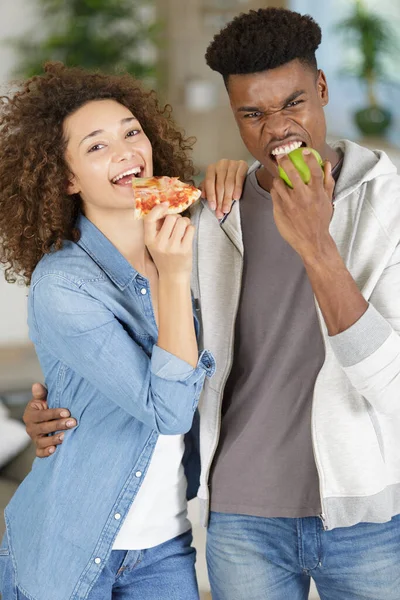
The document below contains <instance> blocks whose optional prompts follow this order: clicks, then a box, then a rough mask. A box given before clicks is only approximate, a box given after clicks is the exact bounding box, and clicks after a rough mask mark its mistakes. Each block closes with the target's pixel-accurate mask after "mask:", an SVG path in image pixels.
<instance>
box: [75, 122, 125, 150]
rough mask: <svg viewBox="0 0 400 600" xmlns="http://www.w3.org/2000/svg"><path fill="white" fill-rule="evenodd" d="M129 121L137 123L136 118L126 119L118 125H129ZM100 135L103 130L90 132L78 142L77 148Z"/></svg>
mask: <svg viewBox="0 0 400 600" xmlns="http://www.w3.org/2000/svg"><path fill="white" fill-rule="evenodd" d="M131 121H137V119H136V117H126V118H125V119H121V121H120V123H121V125H126V123H130V122H131ZM100 133H104V129H96V130H95V131H92V132H91V133H88V134H87V135H85V137H84V138H82V139H81V141H80V142H79V146H80V145H81V144H82V143H83V142H84V141H85V140H87V139H89V138H92V137H95V136H96V135H99V134H100Z"/></svg>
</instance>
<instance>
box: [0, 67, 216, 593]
mask: <svg viewBox="0 0 400 600" xmlns="http://www.w3.org/2000/svg"><path fill="white" fill-rule="evenodd" d="M0 125H1V138H0V180H1V183H2V185H1V192H0V239H1V244H2V262H3V263H4V264H7V269H6V276H7V278H8V279H9V280H10V281H12V280H15V279H16V278H17V277H19V276H20V277H21V276H22V277H23V278H24V279H25V281H26V282H27V283H28V284H30V292H29V309H28V310H29V312H28V321H29V328H30V336H31V339H32V340H33V342H34V343H35V347H36V351H37V354H38V356H39V359H40V362H41V366H42V369H43V372H44V374H45V378H46V383H47V386H48V390H49V396H48V400H49V405H50V406H52V407H59V406H66V407H68V408H69V409H71V411H72V410H73V412H74V415H76V416H77V418H78V421H79V425H78V427H76V428H75V429H74V430H73V431H69V432H67V433H66V435H65V439H64V443H63V445H62V447H61V448H60V452H56V453H55V454H54V455H53V456H51V457H50V458H49V459H48V460H45V461H38V460H37V461H36V462H35V463H34V465H33V469H32V472H31V473H30V474H29V475H28V477H27V478H26V479H25V480H24V482H23V483H22V484H21V486H20V487H19V488H18V490H17V492H16V494H15V495H14V497H13V499H12V500H11V502H10V504H9V506H8V507H7V509H6V513H5V517H6V524H7V534H6V536H5V538H4V540H3V543H2V547H1V550H0V582H1V592H2V594H3V596H2V597H3V600H14V599H23V600H25V598H30V599H33V600H67V599H71V600H72V599H74V600H75V599H82V600H83V599H84V598H85V599H88V600H94V599H95V600H102V599H103V598H104V599H106V598H107V599H109V598H118V599H121V600H122V599H125V598H129V599H130V600H133V599H140V600H145V599H157V600H161V599H163V598H173V599H174V600H179V599H182V600H191V599H192V598H193V599H195V598H198V592H197V585H196V580H195V572H194V562H195V551H194V549H193V548H192V547H191V533H190V523H189V521H188V520H187V516H186V483H187V482H186V479H185V474H184V472H183V466H182V459H183V454H184V439H183V434H185V433H186V432H188V431H189V430H190V429H191V427H192V421H193V416H194V414H195V411H196V407H197V403H198V399H199V395H200V392H201V388H202V384H203V381H204V378H205V376H206V375H209V376H210V375H211V374H212V372H213V369H214V361H213V358H212V356H211V355H210V354H209V353H208V352H207V351H203V352H202V353H201V354H200V356H198V349H197V342H196V332H195V325H194V319H193V313H192V305H191V296H190V272H191V261H192V237H193V228H192V226H191V224H190V221H189V220H188V219H186V218H184V217H181V216H177V215H168V216H166V210H167V207H166V206H164V205H160V206H158V207H156V208H155V209H153V211H152V212H151V213H150V215H149V216H148V218H147V219H146V221H145V222H144V223H143V222H142V221H135V220H134V218H133V217H134V211H133V198H132V191H131V181H132V178H133V177H135V176H140V177H150V176H152V175H153V173H154V174H155V175H166V174H167V175H171V176H173V175H176V176H180V177H181V179H183V180H185V181H189V180H190V179H191V177H192V175H193V167H192V163H191V162H190V161H189V160H188V158H187V155H186V151H187V150H188V149H189V148H190V143H188V141H187V140H185V139H184V138H183V137H182V135H181V134H180V133H179V132H178V131H177V130H176V128H175V126H174V124H173V123H172V121H171V120H170V118H169V113H168V112H165V111H164V112H163V111H162V110H161V109H160V108H159V107H158V104H157V100H156V99H155V96H154V94H153V93H145V92H144V91H143V90H142V89H141V87H140V86H139V85H138V83H137V82H136V81H135V80H134V79H133V78H132V77H130V76H129V75H124V76H106V75H100V74H91V73H88V72H85V71H83V70H80V69H69V68H65V67H63V65H61V64H58V63H56V64H48V65H47V66H46V69H45V74H44V75H42V76H39V77H33V78H31V79H30V80H28V81H26V82H25V83H24V84H23V86H22V87H21V89H20V90H19V91H18V92H17V93H16V94H15V95H14V96H13V97H12V98H3V102H2V109H1V117H0Z"/></svg>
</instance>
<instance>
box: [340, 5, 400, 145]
mask: <svg viewBox="0 0 400 600" xmlns="http://www.w3.org/2000/svg"><path fill="white" fill-rule="evenodd" d="M353 5H354V7H353V9H352V12H351V14H350V15H349V16H348V17H347V18H346V19H344V20H343V21H341V22H340V23H338V25H337V28H338V30H339V31H340V32H342V33H343V34H345V36H346V39H347V42H348V44H349V47H350V48H353V49H356V50H357V54H358V60H357V63H356V64H355V65H354V66H353V67H352V68H349V69H348V71H350V72H351V73H352V74H354V75H356V76H357V77H359V79H361V81H363V82H364V83H365V85H366V89H367V98H368V105H367V106H366V107H364V108H361V109H360V110H357V111H356V112H355V114H354V119H355V122H356V124H357V126H358V128H359V129H360V131H361V132H362V133H363V134H364V135H368V136H381V135H384V133H385V131H386V130H387V128H388V127H389V125H390V124H391V121H392V115H391V112H390V111H389V110H388V109H387V108H386V107H384V106H381V105H380V104H379V102H378V100H377V96H376V85H377V81H378V80H379V79H389V75H388V74H387V73H386V69H385V66H384V58H385V57H387V56H388V55H390V54H392V53H393V52H394V49H395V46H396V37H395V34H394V31H393V29H392V27H391V25H390V23H389V21H388V20H387V19H385V18H383V17H381V16H380V15H378V14H376V13H375V12H373V11H371V10H369V9H368V8H367V7H366V6H365V3H364V2H363V0H355V1H353Z"/></svg>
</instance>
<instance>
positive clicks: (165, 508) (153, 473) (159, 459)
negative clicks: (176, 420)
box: [113, 435, 190, 550]
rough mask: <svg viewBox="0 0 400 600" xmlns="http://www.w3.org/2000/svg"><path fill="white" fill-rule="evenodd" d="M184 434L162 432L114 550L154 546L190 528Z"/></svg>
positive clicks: (143, 548)
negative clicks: (183, 459)
mask: <svg viewBox="0 0 400 600" xmlns="http://www.w3.org/2000/svg"><path fill="white" fill-rule="evenodd" d="M183 438H184V436H183V435H160V436H159V438H158V440H157V443H156V446H155V448H154V452H153V456H152V458H151V462H150V465H149V468H148V470H147V473H146V476H145V479H144V481H143V483H142V485H141V487H140V489H139V491H138V493H137V495H136V497H135V500H134V502H133V504H132V506H131V508H130V509H129V512H128V514H127V515H126V519H125V521H124V522H123V524H122V527H121V529H120V530H119V533H118V535H117V537H116V539H115V542H114V545H113V550H145V549H147V548H154V546H158V545H159V544H163V543H164V542H167V541H168V540H171V539H173V538H174V537H177V536H178V535H181V534H182V533H185V531H188V529H190V521H189V520H188V518H187V503H186V487H187V482H186V477H185V473H184V470H183V466H182V457H183V453H184V450H185V444H184V439H183Z"/></svg>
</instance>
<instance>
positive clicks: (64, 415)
mask: <svg viewBox="0 0 400 600" xmlns="http://www.w3.org/2000/svg"><path fill="white" fill-rule="evenodd" d="M60 416H61V417H69V412H67V411H66V410H62V411H61V412H60Z"/></svg>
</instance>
